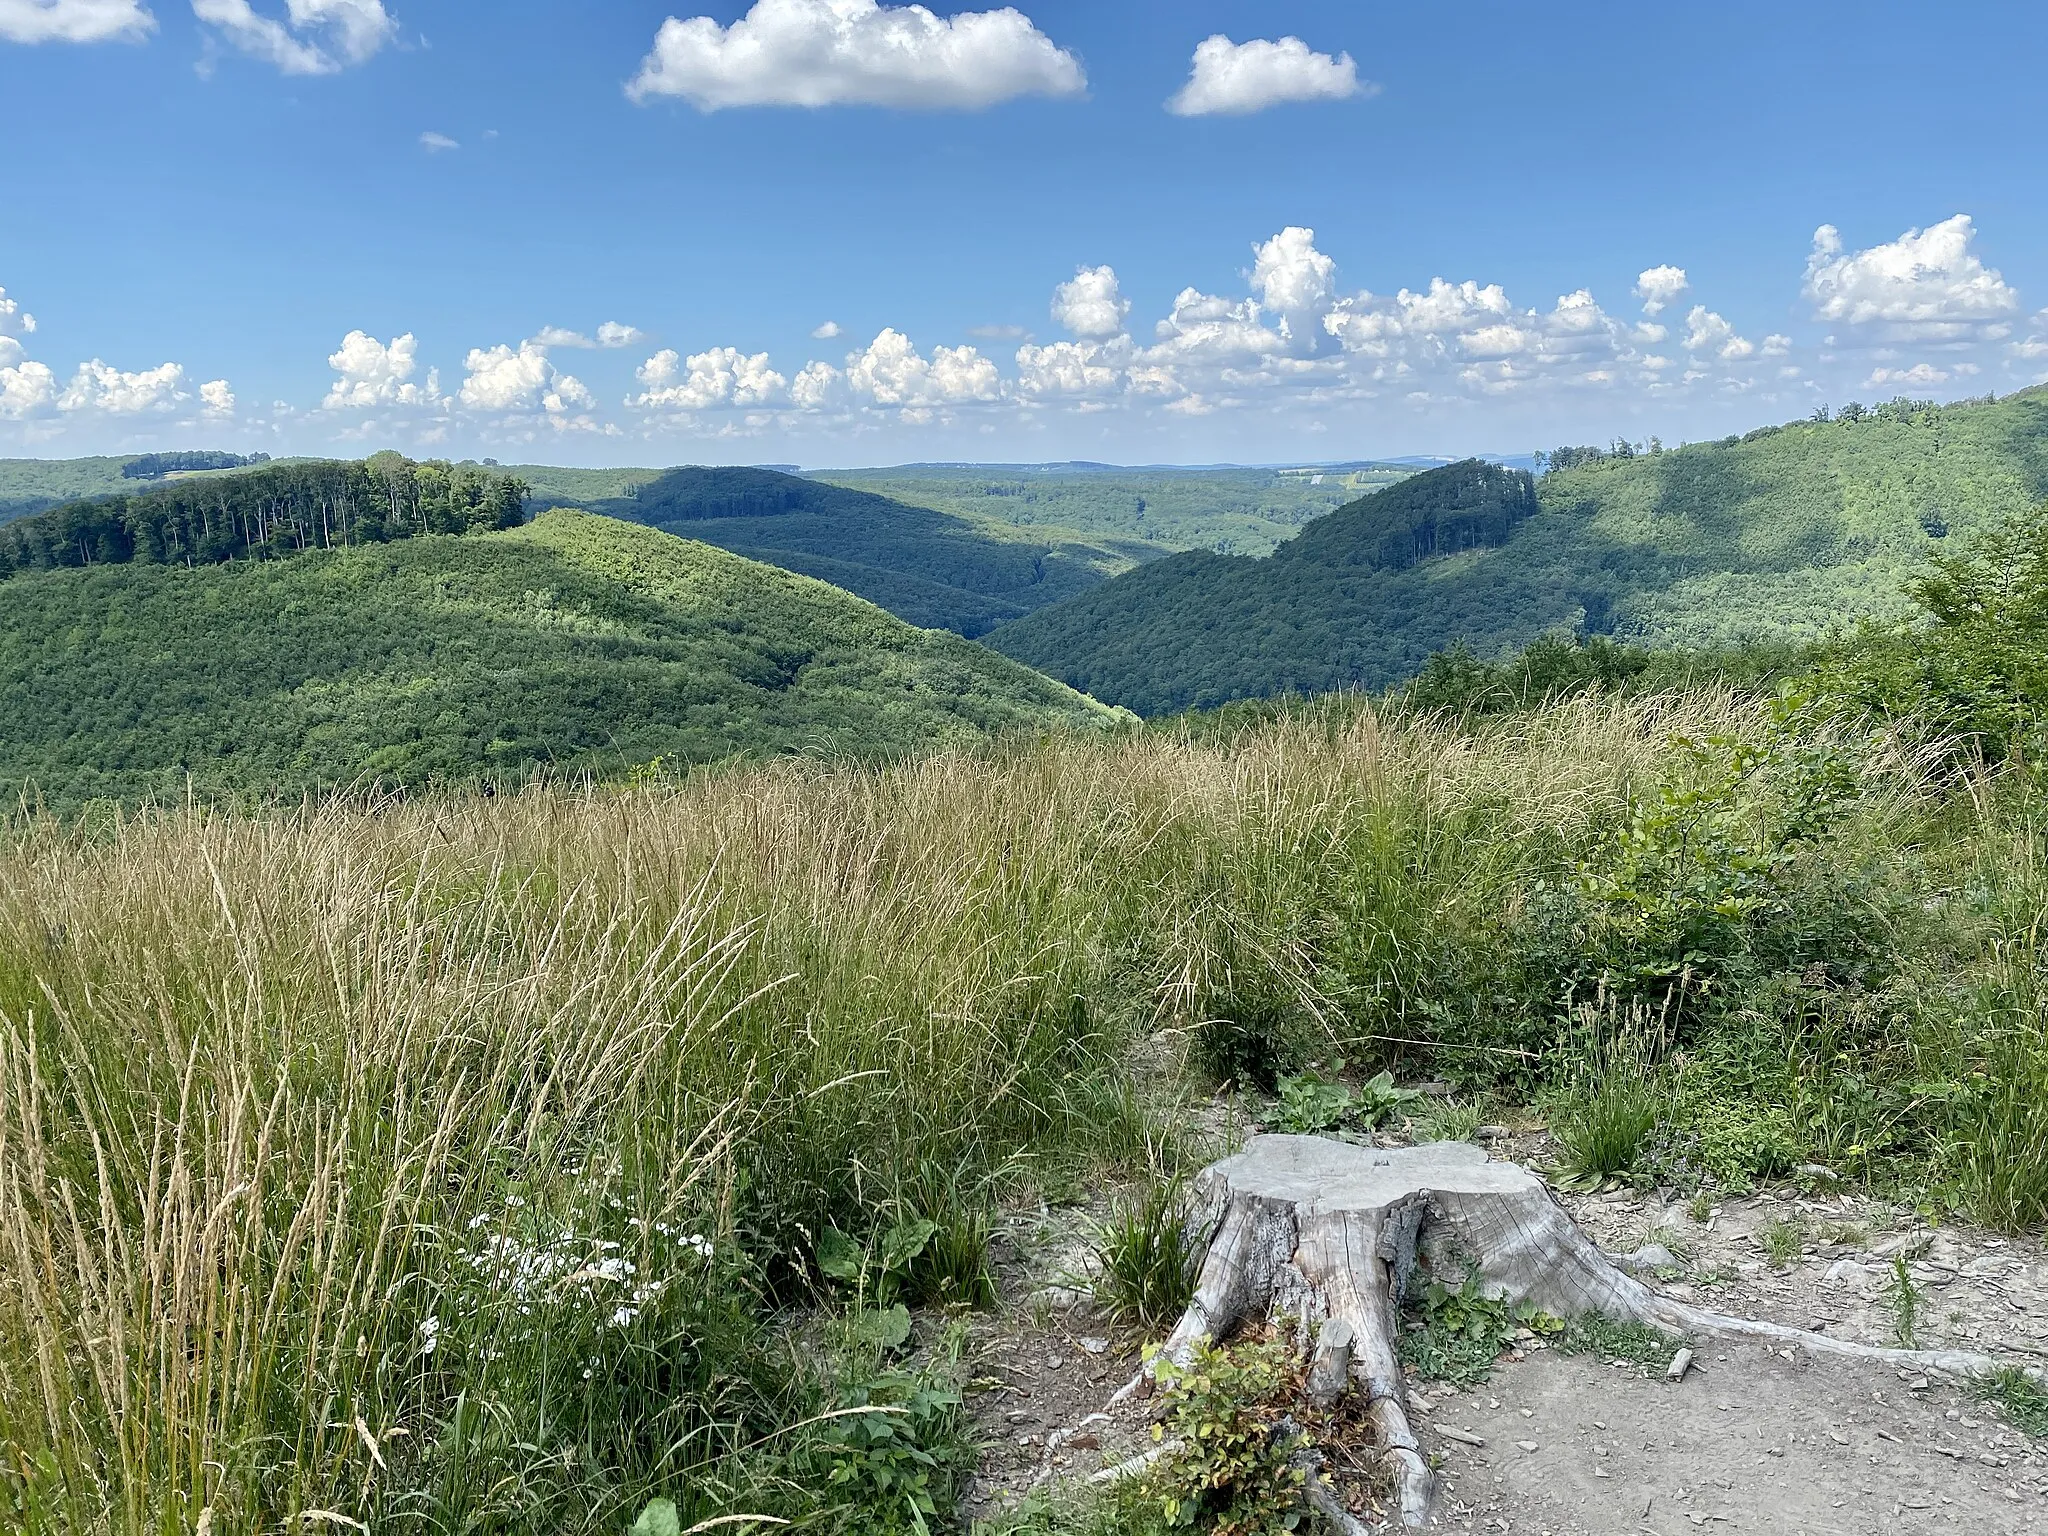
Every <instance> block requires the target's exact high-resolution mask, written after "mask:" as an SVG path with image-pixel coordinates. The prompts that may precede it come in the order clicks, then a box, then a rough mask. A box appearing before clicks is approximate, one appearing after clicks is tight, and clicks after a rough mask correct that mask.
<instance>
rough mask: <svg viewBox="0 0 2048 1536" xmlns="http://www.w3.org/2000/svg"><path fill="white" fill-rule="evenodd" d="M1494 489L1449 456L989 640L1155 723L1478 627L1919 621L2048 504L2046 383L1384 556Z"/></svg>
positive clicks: (1611, 465)
mask: <svg viewBox="0 0 2048 1536" xmlns="http://www.w3.org/2000/svg"><path fill="white" fill-rule="evenodd" d="M1480 484H1481V482H1480V481H1479V480H1477V479H1475V478H1474V476H1473V470H1472V467H1471V466H1470V465H1454V466H1451V467H1449V468H1447V469H1443V470H1433V471H1430V472H1428V473H1426V474H1423V475H1419V476H1417V477H1415V479H1413V480H1410V481H1405V482H1403V483H1402V484H1400V485H1398V486H1395V487H1393V488H1391V489H1389V490H1385V491H1381V492H1379V493H1377V494H1375V495H1373V496H1369V497H1366V498H1363V499H1361V500H1360V501H1357V502H1354V503H1352V504H1351V505H1350V506H1348V507H1346V508H1344V509H1343V510H1341V511H1339V512H1337V513H1334V514H1332V515H1331V516H1330V517H1328V518H1326V519H1324V520H1322V521H1320V522H1317V523H1314V524H1312V525H1310V527H1309V529H1308V531H1307V532H1305V533H1303V534H1302V535H1301V536H1300V537H1299V538H1297V539H1296V540H1294V541H1293V542H1292V543H1289V544H1285V545H1282V546H1281V547H1280V550H1279V552H1278V553H1276V554H1275V555H1273V556H1272V557H1270V558H1269V559H1266V560H1263V561H1260V560H1247V559H1223V558H1218V557H1216V556H1208V555H1185V556H1179V557H1175V558H1173V559H1170V560H1164V561H1160V562H1157V563H1155V564H1153V565H1149V566H1146V567H1143V568H1142V569H1140V570H1137V571H1134V572H1131V573H1130V574H1128V575H1124V576H1120V577H1118V578H1117V579H1116V580H1114V581H1112V582H1110V583H1107V584H1105V585H1104V586H1102V587H1099V588H1097V589H1095V590H1093V591H1091V592H1088V593H1085V594H1083V595H1082V596H1081V597H1079V598H1076V599H1073V600H1071V601H1069V602H1067V603H1064V604H1061V605H1060V606H1059V607H1057V608H1049V609H1045V610H1041V611H1040V612H1038V613H1035V614H1032V615H1029V616H1027V617H1026V618H1023V619H1020V620H1018V621H1015V622H1013V623H1011V624H1008V625H1005V626H1004V627H1003V628H1001V629H999V630H997V631H995V632H994V633H992V634H990V635H989V636H988V637H987V640H988V643H989V644H990V645H992V646H995V647H996V648H997V649H999V650H1002V651H1003V652H1004V653H1006V654H1008V655H1011V656H1015V657H1017V658H1018V659H1019V660H1022V661H1026V662H1029V663H1030V664H1031V665H1033V666H1036V667H1038V668H1040V669H1041V670H1043V671H1046V672H1049V673H1051V674H1052V675H1053V676H1055V677H1059V678H1063V679H1065V680H1066V681H1068V682H1070V683H1073V684H1074V685H1075V686H1076V687H1079V688H1083V689H1085V690H1086V691H1088V692H1089V693H1092V694H1094V695H1095V696H1096V697H1098V698H1102V699H1105V700H1107V701H1109V702H1112V703H1117V704H1123V705H1126V706H1128V707H1129V708H1132V709H1135V710H1138V711H1139V712H1140V713H1146V714H1151V713H1159V712H1164V711H1169V710H1174V709H1180V708H1185V707H1188V706H1190V705H1213V704H1219V703H1222V702H1225V701H1227V700H1229V699H1234V698H1255V697H1264V696H1268V695H1272V694H1276V693H1283V692H1295V691H1298V692H1315V691H1321V690H1325V689H1330V688H1336V687H1344V686H1362V687H1368V688H1377V687H1383V686H1386V685H1388V684H1391V683H1395V682H1398V681H1401V680H1402V679H1404V678H1406V677H1408V676H1411V675H1412V674H1413V673H1414V672H1415V671H1416V670H1417V669H1418V668H1419V667H1420V666H1421V664H1422V663H1423V661H1424V660H1426V659H1427V658H1428V656H1429V655H1430V654H1431V653H1432V652H1435V651H1438V650H1442V649H1444V648H1446V647H1448V646H1451V645H1453V644H1456V643H1460V642H1462V643H1464V644H1465V645H1467V646H1469V647H1470V648H1471V649H1472V650H1473V651H1474V652H1476V653H1478V654H1479V655H1481V656H1494V655H1499V654H1501V653H1503V652H1505V651H1507V650H1509V649H1512V648H1515V647H1519V646H1522V645H1526V644H1528V643H1529V642H1530V641H1532V640H1534V639H1536V638H1538V637H1539V636H1541V635H1544V634H1546V633H1560V632H1563V633H1578V634H1586V635H1613V636H1616V637H1619V638H1623V639H1627V640H1631V641H1635V642H1638V643H1641V644H1647V645H1654V646H1688V647H1690V646H1724V645H1732V644H1737V643H1741V642H1744V641H1748V640H1754V639H1786V638H1794V639H1796V638H1800V637H1814V636H1819V635H1821V634H1824V633H1826V632H1827V630H1828V629H1829V627H1830V626H1832V625H1836V624H1839V623H1842V622H1846V621H1850V620H1853V619H1856V618H1859V617H1873V618H1894V617H1898V616H1900V615H1902V614H1903V613H1905V612H1906V610H1907V607H1908V604H1907V600H1906V597H1905V595H1904V586H1905V583H1906V581H1907V579H1908V578H1909V577H1910V575H1911V574H1912V573H1913V572H1914V571H1915V570H1916V569H1918V568H1919V567H1920V566H1921V565H1922V564H1923V563H1924V562H1925V560H1926V559H1927V557H1928V555H1929V554H1930V553H1931V552H1933V551H1935V550H1938V549H1941V548H1943V547H1945V545H1946V541H1948V540H1952V539H1953V540H1958V541H1962V542H1967V539H1968V537H1969V536H1971V535H1973V534H1976V533H1979V532H1982V531H1984V530H1986V529H1989V528H1991V527H1993V526H1994V525H1996V524H1997V523H1999V522H2000V521H2002V520H2003V519H2004V518H2006V517H2008V516H2011V515H2013V514H2016V513H2021V512H2024V511H2026V510H2028V509H2030V508H2032V507H2034V506H2035V505H2037V504H2039V503H2040V502H2041V501H2042V499H2043V498H2044V497H2048V390H2039V389H2037V390H2030V391H2028V392H2026V393H2024V394H2019V395H2014V396H2011V397H2008V398H2007V399H2004V400H2000V401H1995V402H1992V401H1982V402H1969V403H1964V404H1959V405H1951V406H1931V405H1921V404H1916V403H1914V402H1910V401H1902V402H1895V403H1893V404H1891V405H1887V406H1881V407H1878V408H1877V409H1875V410H1874V411H1861V410H1858V411H1855V412H1852V413H1845V418H1838V419H1836V420H1832V421H1826V422H1817V421H1810V422H1795V423H1792V424H1790V425H1788V426H1783V427H1766V428H1762V429H1759V430H1758V431H1756V432H1752V433H1749V434H1748V435H1746V436H1744V437H1740V438H1728V439H1724V440H1722V441H1720V442H1715V443H1696V444H1692V445H1690V446H1687V447H1684V448H1680V449H1676V450H1673V451H1670V452H1662V453H1654V454H1644V455H1639V456H1633V457H1625V458H1606V459H1602V460H1599V461H1596V462H1592V463H1587V464H1583V465H1579V466H1576V467H1573V468H1570V469H1564V470H1557V471H1553V472H1552V473H1550V474H1548V475H1546V476H1544V477H1543V479H1542V480H1541V481H1540V482H1538V483H1537V486H1536V491H1535V504H1534V507H1533V509H1532V510H1531V511H1530V513H1529V515H1526V516H1523V515H1519V514H1518V515H1516V516H1514V517H1512V518H1511V519H1510V520H1509V522H1508V525H1507V526H1506V527H1505V528H1504V530H1503V531H1502V532H1501V536H1500V537H1498V538H1497V539H1496V538H1492V537H1487V538H1484V539H1480V540H1478V541H1476V542H1475V543H1473V544H1470V545H1466V546H1462V547H1461V546H1459V545H1457V544H1452V545H1448V546H1444V545H1439V546H1438V547H1436V548H1434V549H1431V550H1428V551H1425V552H1420V558H1418V559H1416V560H1414V561H1412V562H1408V563H1402V562H1399V561H1388V560H1387V559H1385V558H1383V556H1384V548H1383V543H1384V540H1385V536H1386V532H1387V526H1388V524H1389V523H1390V522H1391V523H1398V522H1399V521H1400V519H1401V518H1402V517H1405V516H1406V515H1407V513H1408V511H1410V510H1412V509H1413V506H1414V505H1415V504H1416V499H1417V498H1423V499H1426V500H1430V501H1435V500H1438V499H1440V498H1441V497H1443V496H1444V495H1446V494H1450V493H1451V488H1453V487H1454V486H1460V485H1462V486H1463V487H1464V489H1462V490H1458V491H1456V492H1455V494H1453V495H1452V500H1453V501H1454V502H1457V507H1456V508H1455V509H1454V510H1459V511H1462V512H1465V513H1469V514H1470V515H1471V516H1474V517H1479V518H1481V519H1482V520H1484V519H1486V518H1490V517H1492V516H1494V515H1495V513H1496V512H1497V511H1498V510H1499V509H1497V508H1496V509H1493V510H1489V509H1488V507H1487V505H1485V504H1484V503H1485V502H1486V494H1482V492H1481V490H1480ZM1487 494H1490V493H1487ZM1470 497H1477V498H1478V500H1477V501H1474V502H1473V503H1472V504H1471V505H1470V506H1469V507H1467V506H1466V505H1465V501H1464V500H1461V499H1460V498H1470Z"/></svg>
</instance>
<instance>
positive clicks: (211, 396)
mask: <svg viewBox="0 0 2048 1536" xmlns="http://www.w3.org/2000/svg"><path fill="white" fill-rule="evenodd" d="M199 404H200V406H201V408H202V409H203V410H204V411H205V413H206V414H207V415H208V416H213V417H225V416H232V415H234V414H235V392H234V391H233V390H232V389H230V388H229V387H228V381H227V380H226V379H209V380H207V382H206V383H204V384H202V385H200V386H199Z"/></svg>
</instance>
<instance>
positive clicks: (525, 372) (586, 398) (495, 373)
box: [456, 341, 597, 417]
mask: <svg viewBox="0 0 2048 1536" xmlns="http://www.w3.org/2000/svg"><path fill="white" fill-rule="evenodd" d="M462 366H463V370H464V372H465V374H466V377H465V378H464V379H463V381H462V388H461V389H460V390H458V391H457V392H456V398H457V399H458V400H459V401H461V403H462V404H463V405H464V406H466V407H467V408H468V409H470V410H472V411H484V412H488V413H491V414H495V415H519V414H529V413H531V412H534V411H545V412H546V413H547V414H548V415H549V416H551V417H555V416H566V415H568V414H569V413H570V412H572V411H581V410H588V409H590V407H592V406H593V405H595V404H596V403H597V401H596V399H595V397H593V396H592V395H591V393H590V391H589V390H588V389H586V388H585V387H584V385H583V382H582V380H580V379H578V378H576V377H575V376H574V375H573V374H567V373H563V372H562V371H561V370H560V369H558V368H557V367H555V365H554V364H553V363H552V362H551V361H549V359H548V353H547V348H546V347H543V346H539V345H537V344H535V343H534V342H531V341H522V342H521V343H520V344H519V345H518V347H517V348H513V347H508V346H506V345H504V344H503V343H500V344H499V345H497V346H495V347H472V348H470V351H469V355H468V356H467V357H465V358H464V359H463V364H462Z"/></svg>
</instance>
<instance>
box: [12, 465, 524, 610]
mask: <svg viewBox="0 0 2048 1536" xmlns="http://www.w3.org/2000/svg"><path fill="white" fill-rule="evenodd" d="M525 517H526V484H525V482H524V481H522V480H519V479H517V478H515V477H513V476H510V475H504V474H498V473H495V472H493V471H491V470H488V469H484V468H482V467H480V466H478V465H474V464H461V465H451V464H447V463H443V462H440V461H432V460H430V461H428V462H426V463H415V462H414V461H413V460H411V459H408V458H406V457H404V456H403V455H402V454H397V453H379V454H376V455H374V456H372V457H371V458H368V459H364V460H360V461H355V460H332V459H301V460H295V461H292V462H290V463H286V464H266V465H263V466H261V467H258V468H253V469H243V470H238V471H236V472H235V473H232V474H221V475H208V476H204V477H200V478H195V479H190V480H180V481H177V482H175V483H173V484H170V485H166V486H162V487H160V488H157V489H152V490H147V491H142V492H139V493H137V494H135V495H132V496H107V497H101V498H99V499H96V500H92V501H74V502H70V503H67V504H66V505H64V506H61V507H55V508H52V509H51V510H49V511H47V512H39V513H37V514H35V515H34V516H32V517H25V518H20V519H18V520H16V521H14V522H12V523H8V524H7V525H5V526H4V527H0V581H4V580H5V579H6V578H8V577H9V576H12V575H15V574H17V573H18V572H22V571H40V570H55V569H62V568H65V567H82V566H91V565H124V564H127V563H129V562H131V561H137V562H141V563H143V564H149V565H212V564H217V563H219V562H221V561H224V560H257V559H266V558H274V557H277V556H281V555H292V554H303V553H304V552H305V551H307V550H309V549H339V548H343V547H345V546H348V545H352V544H382V543H388V542H389V541H391V540H393V539H405V538H411V537H412V536H413V535H415V534H421V533H471V532H479V531H483V530H487V529H493V528H510V527H514V526H516V525H517V524H519V523H521V522H523V521H524V520H525Z"/></svg>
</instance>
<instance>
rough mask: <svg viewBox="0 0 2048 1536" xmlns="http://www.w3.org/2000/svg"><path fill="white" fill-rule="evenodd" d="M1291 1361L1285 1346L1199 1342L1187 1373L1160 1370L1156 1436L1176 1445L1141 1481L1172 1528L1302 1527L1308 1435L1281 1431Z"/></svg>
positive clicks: (1250, 1535) (1271, 1532)
mask: <svg viewBox="0 0 2048 1536" xmlns="http://www.w3.org/2000/svg"><path fill="white" fill-rule="evenodd" d="M1292 1363H1293V1362H1292V1358H1291V1356H1290V1354H1289V1352H1288V1350H1287V1349H1286V1347H1285V1345H1283V1344H1279V1343H1269V1344H1258V1343H1247V1344H1239V1345H1236V1346H1234V1347H1230V1348H1223V1347H1218V1346H1214V1345H1211V1344H1208V1343H1206V1342H1203V1343H1200V1344H1198V1345H1197V1346H1196V1348H1195V1353H1194V1356H1193V1358H1192V1359H1190V1360H1189V1362H1188V1364H1187V1365H1186V1367H1185V1368H1181V1367H1176V1366H1173V1365H1171V1364H1170V1363H1169V1364H1165V1365H1162V1367H1161V1368H1160V1373H1159V1380H1160V1382H1161V1383H1162V1385H1163V1387H1164V1393H1163V1397H1162V1402H1161V1407H1162V1410H1163V1412H1164V1415H1165V1419H1164V1422H1163V1423H1161V1424H1156V1425H1154V1426H1153V1431H1152V1433H1153V1435H1154V1437H1155V1438H1158V1439H1162V1440H1163V1439H1165V1438H1166V1437H1167V1436H1169V1435H1170V1436H1172V1437H1173V1438H1174V1439H1176V1440H1178V1441H1179V1442H1180V1447H1179V1449H1178V1450H1176V1451H1175V1452H1174V1453H1173V1454H1171V1455H1169V1456H1167V1457H1165V1458H1163V1459H1162V1460H1160V1461H1159V1462H1158V1463H1156V1464H1155V1465H1154V1466H1153V1467H1152V1468H1151V1470H1150V1471H1148V1472H1147V1473H1146V1475H1145V1479H1144V1484H1143V1493H1142V1496H1141V1502H1142V1504H1143V1505H1145V1506H1147V1507H1149V1509H1150V1510H1151V1511H1153V1512H1156V1514H1157V1515H1158V1517H1159V1519H1160V1521H1161V1523H1162V1524H1163V1525H1164V1527H1165V1528H1166V1529H1167V1530H1169V1531H1202V1532H1212V1533H1214V1536H1277V1533H1279V1532H1283V1531H1293V1530H1296V1529H1298V1528H1300V1527H1301V1526H1302V1525H1303V1524H1304V1522H1305V1521H1306V1519H1307V1515H1308V1508H1307V1504H1306V1502H1305V1500H1304V1498H1303V1493H1302V1490H1303V1488H1304V1487H1305V1486H1306V1483H1307V1477H1306V1474H1305V1473H1304V1472H1302V1471H1301V1470H1300V1469H1299V1468H1297V1467H1295V1466H1294V1465H1293V1464H1292V1462H1293V1458H1294V1456H1295V1455H1296V1454H1297V1453H1298V1452H1300V1451H1302V1450H1304V1449H1306V1448H1307V1446H1308V1442H1307V1440H1306V1437H1304V1436H1302V1435H1300V1434H1299V1433H1297V1434H1295V1435H1293V1436H1292V1437H1289V1436H1287V1435H1285V1434H1284V1433H1283V1431H1282V1427H1281V1420H1282V1419H1283V1418H1284V1417H1285V1416H1286V1412H1287V1402H1286V1396H1287V1394H1286V1391H1285V1389H1286V1387H1287V1385H1288V1383H1289V1375H1290V1369H1291V1366H1292Z"/></svg>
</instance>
